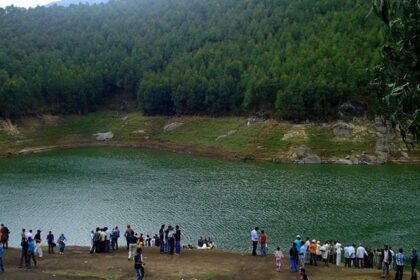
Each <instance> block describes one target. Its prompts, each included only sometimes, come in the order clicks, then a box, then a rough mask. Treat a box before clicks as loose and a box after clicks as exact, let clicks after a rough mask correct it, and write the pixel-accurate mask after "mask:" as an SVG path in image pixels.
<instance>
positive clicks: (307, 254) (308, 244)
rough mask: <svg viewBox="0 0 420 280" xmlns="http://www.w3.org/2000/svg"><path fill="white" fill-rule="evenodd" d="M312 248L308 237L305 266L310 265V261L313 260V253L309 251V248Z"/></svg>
mask: <svg viewBox="0 0 420 280" xmlns="http://www.w3.org/2000/svg"><path fill="white" fill-rule="evenodd" d="M310 246H311V241H310V239H309V237H306V241H305V264H308V263H309V260H310V258H311V251H310V250H309V247H310Z"/></svg>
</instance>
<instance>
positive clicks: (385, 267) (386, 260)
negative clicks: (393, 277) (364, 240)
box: [381, 245, 392, 278]
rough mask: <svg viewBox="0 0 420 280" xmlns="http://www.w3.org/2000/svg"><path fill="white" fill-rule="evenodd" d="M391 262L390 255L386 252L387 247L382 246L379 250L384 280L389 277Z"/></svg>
mask: <svg viewBox="0 0 420 280" xmlns="http://www.w3.org/2000/svg"><path fill="white" fill-rule="evenodd" d="M391 261H392V254H391V252H390V251H389V250H388V245H384V248H383V249H382V250H381V263H382V278H385V277H387V276H388V275H389V265H390V264H391Z"/></svg>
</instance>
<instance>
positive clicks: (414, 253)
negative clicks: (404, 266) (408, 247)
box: [410, 248, 417, 279]
mask: <svg viewBox="0 0 420 280" xmlns="http://www.w3.org/2000/svg"><path fill="white" fill-rule="evenodd" d="M410 263H411V279H417V273H416V266H417V251H416V249H415V248H413V250H412V251H411V256H410Z"/></svg>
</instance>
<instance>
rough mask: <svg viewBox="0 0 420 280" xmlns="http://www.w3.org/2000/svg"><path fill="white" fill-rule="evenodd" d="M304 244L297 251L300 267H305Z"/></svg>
mask: <svg viewBox="0 0 420 280" xmlns="http://www.w3.org/2000/svg"><path fill="white" fill-rule="evenodd" d="M305 248H306V247H305V244H302V246H300V249H299V260H300V267H302V268H303V267H305V259H306V249H305Z"/></svg>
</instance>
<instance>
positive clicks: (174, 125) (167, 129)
mask: <svg viewBox="0 0 420 280" xmlns="http://www.w3.org/2000/svg"><path fill="white" fill-rule="evenodd" d="M182 125H184V123H180V122H174V123H170V124H167V125H165V126H164V127H163V131H165V132H170V131H174V130H175V129H177V128H178V127H180V126H182Z"/></svg>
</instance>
